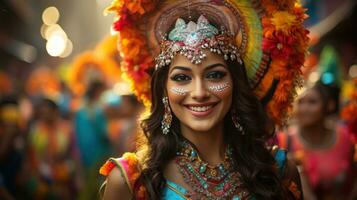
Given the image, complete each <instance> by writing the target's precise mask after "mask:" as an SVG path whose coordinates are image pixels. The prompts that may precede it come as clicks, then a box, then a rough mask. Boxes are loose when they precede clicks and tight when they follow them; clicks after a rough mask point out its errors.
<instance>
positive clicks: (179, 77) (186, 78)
mask: <svg viewBox="0 0 357 200" xmlns="http://www.w3.org/2000/svg"><path fill="white" fill-rule="evenodd" d="M171 80H173V81H189V80H191V77H189V76H187V75H185V74H177V75H174V76H172V77H171Z"/></svg>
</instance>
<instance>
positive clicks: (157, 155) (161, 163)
mask: <svg viewBox="0 0 357 200" xmlns="http://www.w3.org/2000/svg"><path fill="white" fill-rule="evenodd" d="M226 64H227V66H228V69H229V71H230V73H231V76H232V79H233V97H232V107H234V108H235V110H236V112H237V114H238V116H239V118H240V124H241V125H242V126H243V127H244V130H245V134H244V135H242V134H241V133H240V132H239V131H238V130H237V129H236V128H235V127H234V126H233V122H232V120H231V117H230V113H227V115H226V117H225V119H224V137H225V139H229V140H227V141H232V142H231V144H232V146H233V149H234V158H233V159H234V161H235V162H236V163H237V170H238V171H239V173H240V174H241V177H242V180H241V181H242V182H243V184H244V186H245V187H246V188H247V189H248V191H249V192H250V193H251V194H254V196H255V198H257V199H284V195H283V188H282V186H281V183H280V180H279V177H278V175H277V170H276V167H275V161H274V158H273V156H272V155H271V152H270V150H269V149H268V148H267V147H266V145H265V142H266V139H267V137H268V136H269V134H270V133H269V131H268V130H267V129H268V128H267V127H268V126H267V123H268V121H269V120H268V118H267V115H266V114H265V111H264V109H263V108H262V105H261V103H260V102H259V100H258V99H257V98H256V96H255V95H254V94H253V92H252V89H251V88H250V87H249V85H248V78H247V76H246V71H245V68H244V66H243V65H240V64H239V63H238V62H236V61H227V63H226ZM168 69H169V66H165V67H162V68H160V69H158V70H156V71H154V72H153V74H152V80H151V94H152V107H151V112H150V113H151V114H150V116H148V118H146V119H144V120H143V121H142V124H141V125H142V129H143V134H144V138H145V140H144V143H143V144H142V145H143V146H142V147H143V149H146V150H145V151H146V152H145V155H146V156H145V157H143V158H142V164H143V169H142V173H141V176H140V178H139V180H138V181H139V182H140V184H143V185H144V186H145V188H146V190H147V194H148V196H149V199H160V198H161V192H162V189H163V187H164V184H165V179H164V176H163V169H164V167H165V166H166V164H167V163H168V162H169V161H170V160H172V159H173V158H174V157H175V156H176V152H177V151H178V148H179V142H180V140H181V139H182V137H183V136H182V135H181V133H180V126H179V125H180V124H179V120H178V119H177V118H176V117H175V116H174V114H173V113H172V114H173V121H172V127H171V129H170V133H169V134H168V135H164V134H162V131H161V120H162V117H163V115H164V105H163V103H162V98H163V95H164V93H165V92H164V91H165V90H166V89H165V86H166V82H167V77H168ZM231 110H232V109H231Z"/></svg>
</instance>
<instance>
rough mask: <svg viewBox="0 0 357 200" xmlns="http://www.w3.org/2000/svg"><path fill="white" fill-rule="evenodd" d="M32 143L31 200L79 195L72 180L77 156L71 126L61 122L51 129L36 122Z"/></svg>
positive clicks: (30, 155) (31, 138)
mask: <svg viewBox="0 0 357 200" xmlns="http://www.w3.org/2000/svg"><path fill="white" fill-rule="evenodd" d="M29 141H30V144H29V149H30V151H29V165H30V171H31V174H30V175H31V176H30V178H29V180H28V187H29V190H30V191H29V192H30V193H31V196H35V197H36V198H40V199H41V198H46V199H63V198H72V197H73V194H74V193H75V192H76V187H75V182H74V179H73V177H74V175H75V173H74V172H75V166H76V161H77V160H78V156H77V153H78V152H77V150H76V148H75V139H74V133H73V129H72V126H71V124H70V123H69V122H66V121H58V122H56V124H54V125H51V126H49V125H48V124H46V123H44V122H42V121H39V122H36V123H35V124H34V125H33V126H32V127H31V129H30V132H29Z"/></svg>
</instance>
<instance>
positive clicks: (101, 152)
mask: <svg viewBox="0 0 357 200" xmlns="http://www.w3.org/2000/svg"><path fill="white" fill-rule="evenodd" d="M105 89H106V88H105V85H104V83H102V82H100V81H94V82H92V83H91V84H90V85H89V86H88V89H87V92H86V99H85V101H84V103H83V105H82V107H81V108H80V109H79V111H78V112H77V113H76V114H75V117H74V125H75V133H76V138H77V142H78V147H79V151H80V156H81V162H82V167H83V178H84V179H83V183H84V185H83V188H82V190H81V193H80V199H86V200H87V199H96V194H97V188H98V187H99V186H100V183H101V177H100V176H99V175H98V173H97V169H98V167H99V165H100V164H101V163H102V162H103V161H104V160H105V158H106V157H108V156H110V155H111V153H112V148H111V145H110V142H109V139H108V136H107V118H106V116H105V113H104V107H103V104H102V102H101V101H100V97H101V95H102V93H103V92H104V90H105Z"/></svg>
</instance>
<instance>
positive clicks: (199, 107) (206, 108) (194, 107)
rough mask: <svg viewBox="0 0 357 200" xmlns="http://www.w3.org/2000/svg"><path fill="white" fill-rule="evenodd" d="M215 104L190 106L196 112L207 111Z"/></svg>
mask: <svg viewBox="0 0 357 200" xmlns="http://www.w3.org/2000/svg"><path fill="white" fill-rule="evenodd" d="M212 107H213V106H189V107H188V108H189V109H190V110H192V111H195V112H205V111H207V110H209V109H210V108H212Z"/></svg>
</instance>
